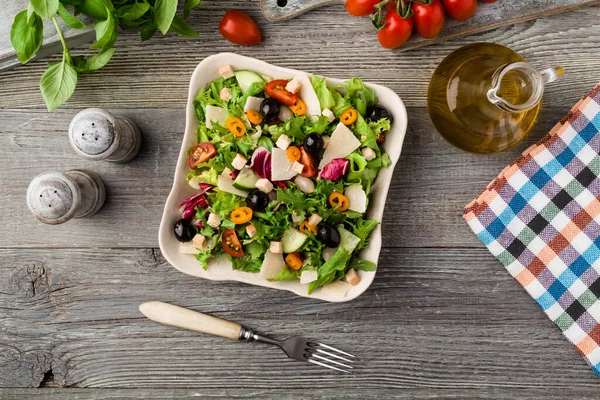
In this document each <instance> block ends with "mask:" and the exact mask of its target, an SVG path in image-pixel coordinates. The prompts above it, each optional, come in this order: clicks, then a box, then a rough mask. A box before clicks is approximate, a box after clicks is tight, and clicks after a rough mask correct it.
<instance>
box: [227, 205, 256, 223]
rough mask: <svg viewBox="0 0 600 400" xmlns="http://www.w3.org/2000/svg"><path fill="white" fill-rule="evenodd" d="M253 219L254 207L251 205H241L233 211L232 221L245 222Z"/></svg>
mask: <svg viewBox="0 0 600 400" xmlns="http://www.w3.org/2000/svg"><path fill="white" fill-rule="evenodd" d="M251 219H252V209H251V208H250V207H239V208H236V209H235V210H233V211H232V212H231V221H232V222H233V223H234V224H236V225H239V224H245V223H246V222H250V220H251Z"/></svg>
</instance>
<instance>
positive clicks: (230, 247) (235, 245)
mask: <svg viewBox="0 0 600 400" xmlns="http://www.w3.org/2000/svg"><path fill="white" fill-rule="evenodd" d="M221 246H222V247H223V250H225V252H226V253H227V254H229V255H230V256H232V257H236V258H240V257H243V256H244V250H242V244H241V243H240V239H238V236H237V233H235V231H234V230H233V229H225V230H224V231H223V237H222V238H221Z"/></svg>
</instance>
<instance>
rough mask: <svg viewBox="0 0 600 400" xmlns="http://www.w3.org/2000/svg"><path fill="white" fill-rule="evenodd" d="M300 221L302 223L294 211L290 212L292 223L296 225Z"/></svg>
mask: <svg viewBox="0 0 600 400" xmlns="http://www.w3.org/2000/svg"><path fill="white" fill-rule="evenodd" d="M300 221H302V218H301V217H300V216H298V214H296V211H292V222H293V223H294V224H297V223H298V222H300Z"/></svg>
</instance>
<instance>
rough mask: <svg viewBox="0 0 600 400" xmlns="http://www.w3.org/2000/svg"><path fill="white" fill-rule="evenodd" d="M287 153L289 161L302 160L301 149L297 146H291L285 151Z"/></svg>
mask: <svg viewBox="0 0 600 400" xmlns="http://www.w3.org/2000/svg"><path fill="white" fill-rule="evenodd" d="M285 155H286V157H287V159H288V161H289V162H294V161H298V160H300V155H301V154H300V149H299V148H297V147H296V146H290V147H288V148H287V150H286V151H285Z"/></svg>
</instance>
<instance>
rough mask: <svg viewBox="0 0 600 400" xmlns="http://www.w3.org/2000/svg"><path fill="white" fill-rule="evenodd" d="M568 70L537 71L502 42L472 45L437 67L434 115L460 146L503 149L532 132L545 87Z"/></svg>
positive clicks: (432, 92)
mask: <svg viewBox="0 0 600 400" xmlns="http://www.w3.org/2000/svg"><path fill="white" fill-rule="evenodd" d="M563 73H564V70H563V68H562V67H556V68H548V69H545V70H543V71H537V70H536V69H534V68H533V67H532V66H531V65H529V64H528V63H526V62H525V61H524V59H523V57H521V56H520V55H519V54H518V53H516V52H515V51H513V50H511V49H509V48H507V47H504V46H501V45H499V44H494V43H475V44H470V45H467V46H464V47H461V48H460V49H458V50H456V51H454V52H453V53H451V54H450V55H449V56H448V57H446V58H445V59H444V60H443V61H442V62H441V63H440V65H439V66H438V67H437V69H436V70H435V72H434V74H433V77H432V78H431V82H430V84H429V92H428V96H427V107H428V109H429V116H430V117H431V120H432V122H433V125H434V126H435V128H436V129H437V131H438V132H439V133H440V134H441V135H442V137H444V138H445V139H446V140H447V141H448V142H450V143H451V144H453V145H454V146H456V147H458V148H460V149H463V150H466V151H470V152H474V153H494V152H498V151H502V150H504V149H506V148H508V147H510V146H512V145H514V144H516V143H518V142H519V141H520V140H521V139H523V138H524V137H525V136H526V135H527V134H528V133H529V131H531V129H532V128H533V126H534V124H535V120H536V117H537V115H538V112H539V109H540V101H541V99H542V95H543V93H544V86H545V85H546V84H547V83H550V82H553V81H555V80H556V79H558V78H560V77H561V76H562V75H563Z"/></svg>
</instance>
